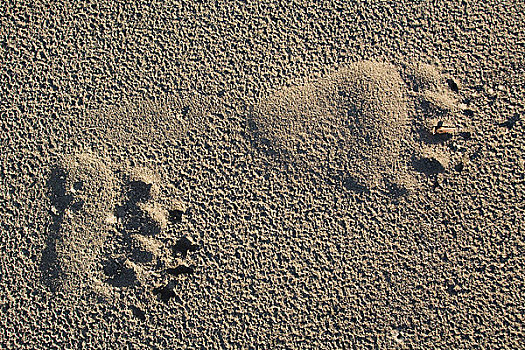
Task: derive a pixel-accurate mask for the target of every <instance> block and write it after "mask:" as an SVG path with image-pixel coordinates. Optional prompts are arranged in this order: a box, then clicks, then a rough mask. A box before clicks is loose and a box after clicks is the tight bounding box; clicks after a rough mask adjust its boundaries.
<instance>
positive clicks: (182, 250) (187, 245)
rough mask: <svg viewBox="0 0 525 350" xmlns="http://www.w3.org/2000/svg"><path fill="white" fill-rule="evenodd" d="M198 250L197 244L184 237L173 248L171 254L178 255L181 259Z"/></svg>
mask: <svg viewBox="0 0 525 350" xmlns="http://www.w3.org/2000/svg"><path fill="white" fill-rule="evenodd" d="M199 249H200V247H199V245H198V244H193V242H192V241H190V239H189V238H188V237H186V236H184V237H182V238H181V239H179V240H178V241H177V243H175V245H174V246H173V253H174V254H175V256H178V255H180V256H181V257H182V258H186V256H188V252H196V251H197V250H199Z"/></svg>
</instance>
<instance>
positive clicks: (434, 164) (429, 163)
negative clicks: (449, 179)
mask: <svg viewBox="0 0 525 350" xmlns="http://www.w3.org/2000/svg"><path fill="white" fill-rule="evenodd" d="M412 165H413V166H414V169H416V171H419V172H420V173H423V174H426V175H436V174H439V173H442V172H444V171H445V167H444V166H443V164H441V163H440V162H439V161H438V160H437V159H435V158H427V157H422V158H415V159H413V161H412Z"/></svg>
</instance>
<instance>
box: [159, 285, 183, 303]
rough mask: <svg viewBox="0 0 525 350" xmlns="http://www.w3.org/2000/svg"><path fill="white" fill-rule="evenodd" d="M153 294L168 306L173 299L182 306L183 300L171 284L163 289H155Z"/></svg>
mask: <svg viewBox="0 0 525 350" xmlns="http://www.w3.org/2000/svg"><path fill="white" fill-rule="evenodd" d="M153 294H154V295H157V296H158V297H159V298H160V300H162V301H163V302H164V303H166V304H167V303H168V302H169V301H170V300H171V299H175V302H177V303H179V304H182V299H181V298H180V297H179V296H178V295H177V294H176V293H175V292H174V291H173V287H171V286H170V284H168V285H166V286H163V287H156V288H153Z"/></svg>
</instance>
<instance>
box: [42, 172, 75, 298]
mask: <svg viewBox="0 0 525 350" xmlns="http://www.w3.org/2000/svg"><path fill="white" fill-rule="evenodd" d="M65 184H66V172H65V171H64V170H63V169H60V168H55V169H53V171H52V172H51V174H50V175H49V178H48V181H47V183H46V187H47V189H48V194H49V199H50V202H51V205H52V206H53V208H54V210H52V221H51V224H50V225H49V228H48V231H49V233H48V236H47V238H46V247H45V248H44V250H43V251H42V258H41V260H40V272H41V276H42V280H43V281H44V284H45V285H46V286H48V287H49V288H50V289H51V290H52V291H56V290H57V289H58V288H59V287H60V285H61V281H60V276H61V274H62V270H61V268H60V264H59V261H58V257H57V252H56V243H57V240H58V239H59V234H60V227H61V225H62V222H63V221H64V213H65V210H66V209H67V208H68V207H69V206H70V205H71V203H72V201H73V197H72V196H71V195H68V194H67V191H66V185H65Z"/></svg>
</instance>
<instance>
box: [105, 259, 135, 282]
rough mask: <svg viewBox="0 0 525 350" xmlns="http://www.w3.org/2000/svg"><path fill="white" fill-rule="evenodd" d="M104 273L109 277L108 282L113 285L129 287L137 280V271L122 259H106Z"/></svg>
mask: <svg viewBox="0 0 525 350" xmlns="http://www.w3.org/2000/svg"><path fill="white" fill-rule="evenodd" d="M104 274H105V275H106V276H107V277H108V278H107V280H106V282H107V283H109V284H110V285H112V286H113V287H129V286H132V285H133V284H134V283H135V282H136V281H137V276H136V274H135V271H133V269H131V268H129V267H127V266H126V264H125V262H124V261H123V260H122V259H118V260H117V259H111V260H108V261H106V263H105V264H104Z"/></svg>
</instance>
